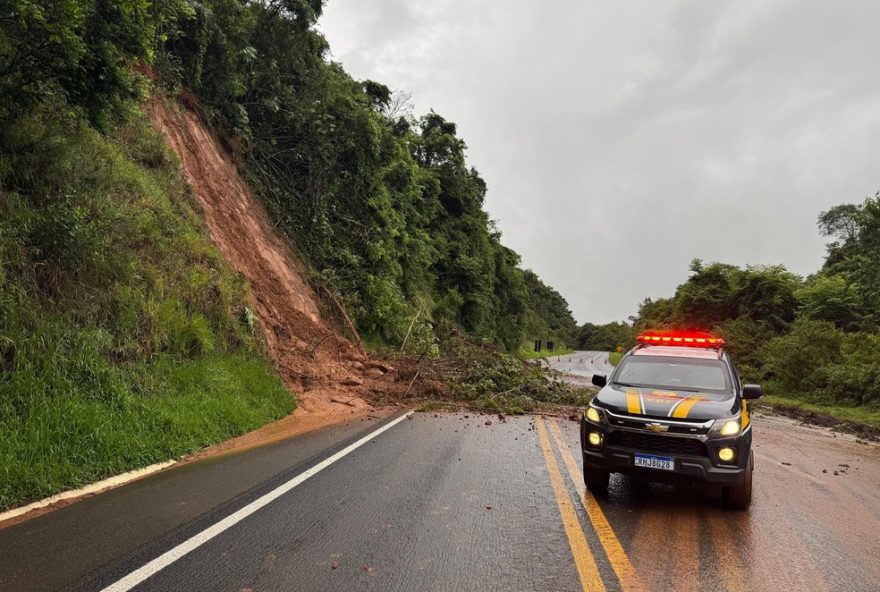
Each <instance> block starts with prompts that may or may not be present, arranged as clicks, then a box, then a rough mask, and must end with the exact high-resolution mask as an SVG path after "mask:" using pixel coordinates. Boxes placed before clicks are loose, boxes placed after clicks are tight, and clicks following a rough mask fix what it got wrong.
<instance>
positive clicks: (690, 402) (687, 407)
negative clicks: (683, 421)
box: [672, 397, 703, 418]
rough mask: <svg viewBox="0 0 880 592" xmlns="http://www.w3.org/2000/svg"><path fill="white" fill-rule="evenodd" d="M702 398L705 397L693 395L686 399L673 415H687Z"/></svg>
mask: <svg viewBox="0 0 880 592" xmlns="http://www.w3.org/2000/svg"><path fill="white" fill-rule="evenodd" d="M702 400H703V397H691V398H689V399H687V400H685V401H684V402H683V403H682V404H681V405H679V406H678V407H676V408H675V413H673V414H672V417H678V418H683V417H687V416H688V413H690V412H691V408H693V406H694V405H696V404H697V403H699V402H700V401H702Z"/></svg>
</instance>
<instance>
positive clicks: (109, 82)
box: [0, 0, 575, 350]
mask: <svg viewBox="0 0 880 592" xmlns="http://www.w3.org/2000/svg"><path fill="white" fill-rule="evenodd" d="M322 5H323V2H321V1H320V0H274V1H268V2H245V1H242V0H208V1H204V2H198V3H195V2H188V1H186V0H156V1H154V2H149V1H147V0H124V1H120V2H104V1H101V0H91V1H87V2H75V1H68V2H63V1H60V2H52V3H49V4H48V5H46V4H44V3H40V2H32V1H30V0H15V1H14V2H12V6H11V7H10V9H8V10H7V12H8V15H4V19H3V20H2V27H3V29H4V30H3V33H4V35H3V40H2V41H0V43H2V44H4V45H2V46H0V55H2V56H3V57H4V60H3V61H4V63H5V64H6V66H5V72H4V73H3V76H2V79H3V80H2V83H0V84H2V88H0V97H2V104H3V105H4V112H2V113H0V116H2V117H3V118H4V120H5V121H8V120H9V119H10V118H15V117H18V116H20V114H21V113H24V112H27V110H28V109H31V108H33V106H34V105H37V104H39V103H40V102H44V101H46V100H48V99H50V98H51V100H55V101H63V102H64V103H65V104H67V105H69V106H70V107H71V108H72V109H74V110H75V111H77V112H78V113H82V115H83V116H84V117H85V118H87V119H88V121H89V122H90V123H91V124H92V125H94V126H96V127H97V128H98V129H99V130H102V131H107V130H109V129H111V128H112V127H113V126H114V125H116V124H117V123H118V122H119V121H120V118H123V117H124V116H125V113H126V112H127V111H128V110H130V109H131V105H132V103H131V99H137V98H138V97H143V95H144V93H146V92H149V91H148V84H147V83H148V80H147V78H146V76H144V75H142V74H139V73H138V72H143V70H144V69H143V68H142V67H141V66H142V65H148V66H150V68H151V70H152V72H154V73H155V77H156V80H157V84H158V85H159V86H161V87H162V88H163V89H164V91H165V92H166V93H168V94H170V95H176V94H178V93H181V92H183V93H186V94H189V93H190V92H191V93H192V94H194V95H195V97H196V101H197V102H198V104H199V105H200V108H201V110H202V111H203V113H204V114H205V116H206V117H207V118H208V119H209V121H210V122H211V123H212V124H213V125H214V127H215V129H216V130H217V131H218V133H220V134H221V135H222V136H223V137H224V138H225V140H226V142H227V144H228V145H229V146H230V148H231V149H233V150H234V151H235V153H236V154H237V156H238V157H239V158H240V161H241V162H242V163H243V164H244V168H245V170H246V171H247V174H248V177H249V180H250V182H251V184H252V186H253V187H254V188H255V190H256V191H257V192H258V194H260V195H261V196H262V197H263V198H264V200H265V201H266V202H267V204H268V205H269V206H270V210H271V211H272V213H273V215H274V216H275V217H276V219H277V220H278V221H279V222H280V224H281V226H282V227H283V228H284V229H285V230H286V232H287V234H288V236H289V237H290V238H291V240H292V241H293V243H294V244H295V246H296V247H297V249H298V250H299V251H300V254H301V255H302V256H303V257H304V258H305V260H306V261H307V262H308V263H309V265H310V266H311V268H312V269H313V274H314V278H313V279H314V281H315V282H317V283H319V284H320V285H322V286H325V287H328V288H330V289H332V290H334V291H336V292H337V293H338V294H340V295H341V297H342V300H343V302H344V303H345V305H346V307H347V309H348V311H349V313H350V314H351V315H352V317H353V319H354V320H355V323H356V325H357V327H358V329H359V330H360V331H361V332H362V333H363V335H364V337H366V338H367V339H368V340H369V341H371V342H373V343H377V344H382V343H385V344H399V343H400V342H401V341H402V340H403V337H404V335H405V333H406V331H407V329H408V327H409V324H410V321H411V320H412V318H413V317H414V316H416V315H419V314H420V317H421V318H422V319H424V320H426V321H429V322H430V325H433V326H434V327H435V328H436V327H437V326H438V325H439V326H441V327H443V326H446V327H449V328H452V327H460V328H462V329H463V330H464V331H466V332H468V333H470V334H472V335H475V336H479V337H485V338H490V339H495V340H497V341H498V342H499V343H500V344H502V345H503V347H504V348H505V349H507V350H516V349H517V348H518V347H519V346H520V345H521V344H522V343H524V342H527V341H528V340H530V339H532V338H545V339H555V340H557V341H558V342H567V341H569V340H570V339H571V336H572V334H573V331H574V329H575V322H574V320H573V318H572V316H571V313H570V311H569V309H568V305H567V303H566V302H565V300H564V299H563V298H562V297H561V296H560V295H559V294H558V293H557V292H555V291H554V290H552V289H551V288H549V287H548V286H546V285H544V284H543V283H542V282H541V280H540V279H539V278H538V277H537V276H536V275H535V274H533V273H531V272H528V271H525V270H523V269H522V268H521V267H520V258H519V256H518V255H517V254H516V253H515V252H513V251H512V250H510V249H509V248H507V247H505V246H504V245H502V243H501V234H500V232H499V231H498V230H497V228H496V227H495V224H494V222H493V221H492V220H490V218H489V216H488V214H487V213H486V211H485V210H484V209H483V198H484V196H485V193H486V185H485V183H484V181H483V180H482V179H481V177H480V175H479V174H478V172H477V171H476V170H474V169H473V168H472V167H469V166H468V164H467V162H466V158H465V152H466V146H465V143H464V141H463V140H462V139H461V138H460V137H459V136H458V135H457V130H456V126H455V124H454V123H452V122H450V121H447V120H446V119H444V118H443V117H442V116H440V115H439V114H437V113H434V112H431V113H428V114H426V115H424V116H422V117H419V118H416V117H414V116H413V115H412V113H411V109H410V108H409V107H408V105H407V104H406V101H405V100H404V97H405V95H402V94H400V93H393V92H392V91H391V90H390V89H389V88H388V87H386V86H384V85H383V84H381V83H378V82H374V81H370V80H365V81H357V80H354V79H352V78H351V77H350V76H349V75H348V74H346V72H345V71H344V70H343V69H342V67H341V66H340V65H339V64H337V63H334V62H332V61H330V60H329V59H328V55H329V46H328V44H327V41H326V40H325V39H324V38H323V37H322V35H321V34H320V33H319V32H318V31H316V30H315V28H314V25H315V24H316V22H317V19H318V18H319V17H320V15H321V11H322ZM7 16H8V18H6V17H7ZM430 325H428V324H420V325H419V327H418V330H421V331H422V332H425V331H428V330H429V328H430ZM415 342H416V343H417V342H418V341H415Z"/></svg>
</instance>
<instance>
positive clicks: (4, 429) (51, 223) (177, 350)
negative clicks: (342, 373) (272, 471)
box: [0, 105, 294, 509]
mask: <svg viewBox="0 0 880 592" xmlns="http://www.w3.org/2000/svg"><path fill="white" fill-rule="evenodd" d="M293 406H294V401H293V398H292V397H291V395H290V393H289V392H287V391H286V390H285V389H284V388H283V386H282V384H281V383H280V381H279V379H278V377H277V375H275V373H274V372H273V371H272V370H271V368H270V366H269V364H268V361H267V360H266V357H265V355H264V353H263V348H262V345H261V343H260V342H259V340H258V337H257V335H256V332H255V327H254V316H253V313H252V312H251V311H250V310H249V309H248V308H247V299H246V291H245V285H244V282H243V280H242V279H241V277H240V276H238V274H236V273H234V272H233V271H232V270H231V269H230V268H229V267H228V266H227V265H226V264H225V262H224V261H223V259H222V257H221V256H220V254H219V253H218V252H217V250H216V249H215V248H214V246H213V244H212V243H211V241H210V239H209V237H208V232H207V228H206V227H205V224H204V221H203V220H202V218H201V216H199V214H198V212H197V210H196V208H195V207H194V203H193V200H192V198H191V196H190V195H189V193H188V189H187V188H186V185H185V183H184V182H183V180H182V179H181V176H180V172H179V165H178V163H177V161H176V159H175V158H174V156H173V155H172V154H171V153H170V152H169V151H168V149H167V148H166V147H165V145H164V143H163V142H162V140H161V138H160V137H159V136H158V135H157V134H156V133H155V131H153V129H152V128H151V127H150V125H149V123H148V122H147V120H146V119H145V118H144V117H143V116H142V115H139V114H132V116H131V117H130V118H129V120H128V122H127V123H125V124H124V125H122V126H121V127H120V128H119V129H117V130H115V131H114V132H113V133H111V134H109V135H103V134H99V133H98V132H96V131H95V130H93V129H92V128H90V127H89V126H88V125H87V124H86V123H85V122H84V121H83V120H82V119H80V118H79V117H78V116H77V115H76V114H75V113H72V112H71V111H70V109H68V108H66V107H65V106H64V105H46V106H43V107H42V108H40V109H39V110H38V111H36V112H35V113H32V114H30V115H28V116H25V117H22V118H21V119H20V120H19V121H17V122H15V123H14V124H12V125H10V126H6V127H4V128H3V129H2V130H0V509H5V508H8V507H11V506H15V505H19V504H21V503H23V502H26V501H28V500H31V499H34V498H41V497H45V496H48V495H51V494H54V493H57V492H58V491H61V490H64V489H69V488H74V487H78V486H81V485H84V484H86V483H89V482H92V481H95V480H99V479H102V478H104V477H107V476H110V475H112V474H115V473H119V472H122V471H127V470H130V469H134V468H138V467H143V466H146V465H149V464H152V463H155V462H158V461H164V460H168V459H171V458H174V457H177V456H180V455H182V454H186V453H188V452H191V451H194V450H197V449H198V448H201V447H204V446H207V445H210V444H214V443H216V442H219V441H222V440H224V439H226V438H229V437H231V436H235V435H237V434H241V433H243V432H245V431H248V430H252V429H255V428H257V427H259V426H261V425H263V424H265V423H267V422H269V421H272V420H274V419H276V418H279V417H283V416H284V415H285V414H287V413H289V412H290V411H291V410H292V409H293Z"/></svg>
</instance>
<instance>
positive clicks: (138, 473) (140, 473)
mask: <svg viewBox="0 0 880 592" xmlns="http://www.w3.org/2000/svg"><path fill="white" fill-rule="evenodd" d="M174 464H177V461H176V460H169V461H166V462H161V463H156V464H154V465H150V466H148V467H144V468H142V469H135V470H134V471H128V472H127V473H122V474H121V475H116V476H115V477H110V478H108V479H104V480H102V481H97V482H95V483H92V484H91V485H86V486H85V487H83V488H81V489H71V490H69V491H62V492H61V493H59V494H56V495H53V496H52V497H47V498H45V499H41V500H39V501H36V502H33V503H31V504H28V505H26V506H21V507H19V508H13V509H11V510H8V511H6V512H3V513H2V514H0V524H2V523H3V522H6V521H7V520H11V519H12V518H16V517H18V516H21V515H22V514H27V513H28V512H33V511H34V510H39V509H40V508H45V507H47V506H51V505H52V504H57V503H58V502H61V501H64V500H67V499H71V498H78V497H82V496H84V495H89V494H93V493H100V492H102V491H105V490H107V489H110V488H112V487H118V486H120V485H125V484H126V483H130V482H132V481H134V480H136V479H140V478H141V477H146V476H147V475H152V474H153V473H158V472H159V471H161V470H162V469H165V468H167V467H170V466H171V465H174Z"/></svg>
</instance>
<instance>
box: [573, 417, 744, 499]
mask: <svg viewBox="0 0 880 592" xmlns="http://www.w3.org/2000/svg"><path fill="white" fill-rule="evenodd" d="M614 431H617V430H615V429H614V428H612V427H610V426H608V425H605V426H599V425H596V424H593V423H590V422H588V421H587V420H586V419H585V418H583V417H582V418H581V449H582V450H583V457H584V468H585V469H596V470H601V471H608V472H611V473H622V474H626V475H632V476H636V477H640V478H644V479H646V480H649V481H657V482H665V483H682V482H686V483H712V484H719V485H740V484H742V482H743V479H744V478H745V473H746V470H747V467H748V466H749V465H748V459H749V455H750V453H751V447H752V430H751V428H749V429H747V430H746V431H745V432H744V433H742V434H740V435H738V436H736V437H734V438H714V439H706V438H700V439H699V440H700V441H701V442H703V444H704V445H705V454H681V453H675V452H663V451H657V450H651V449H639V448H635V447H628V446H618V445H615V444H614V441H615V438H612V437H610V435H611V433H612V432H614ZM627 431H632V430H627ZM589 432H599V433H600V434H602V443H601V444H600V445H599V446H592V445H590V444H589V443H588V441H587V434H588V433H589ZM652 437H654V435H652ZM656 437H657V438H676V437H682V436H674V435H656ZM723 447H730V448H734V449H735V450H736V458H735V461H734V462H733V463H730V464H728V463H722V462H721V461H720V460H718V450H719V449H720V448H723ZM636 453H641V454H649V455H654V456H666V457H672V458H673V459H674V470H672V471H665V470H658V469H648V468H644V467H637V466H635V461H634V456H635V454H636Z"/></svg>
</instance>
